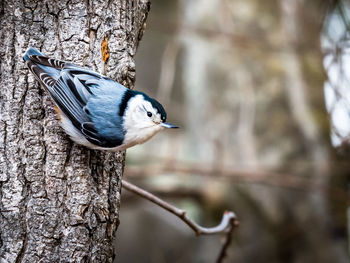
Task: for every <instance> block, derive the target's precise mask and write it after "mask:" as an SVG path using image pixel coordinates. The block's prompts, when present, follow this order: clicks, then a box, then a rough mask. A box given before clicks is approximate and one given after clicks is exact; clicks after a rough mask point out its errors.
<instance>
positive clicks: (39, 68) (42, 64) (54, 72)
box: [23, 47, 66, 86]
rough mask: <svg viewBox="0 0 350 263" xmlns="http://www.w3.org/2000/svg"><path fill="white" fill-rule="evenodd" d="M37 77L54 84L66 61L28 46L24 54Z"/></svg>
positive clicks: (40, 80)
mask: <svg viewBox="0 0 350 263" xmlns="http://www.w3.org/2000/svg"><path fill="white" fill-rule="evenodd" d="M23 60H24V61H25V62H26V63H27V66H28V68H29V69H30V70H31V71H32V73H33V74H34V76H35V78H36V79H37V80H38V81H39V82H40V83H41V84H44V85H48V86H53V85H54V84H55V83H56V81H57V79H58V78H59V76H60V72H61V70H62V69H63V68H64V66H65V64H66V63H65V62H63V61H61V60H57V59H52V58H48V57H45V56H44V55H43V54H41V53H40V52H39V51H38V50H37V49H35V48H32V47H30V48H28V49H27V51H26V53H25V54H24V56H23Z"/></svg>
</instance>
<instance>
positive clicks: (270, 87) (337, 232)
mask: <svg viewBox="0 0 350 263" xmlns="http://www.w3.org/2000/svg"><path fill="white" fill-rule="evenodd" d="M147 22H148V23H147V29H146V32H145V34H144V37H143V39H142V41H141V43H140V46H139V50H138V53H137V57H136V69H137V80H136V89H137V90H141V91H144V92H146V93H149V94H150V95H151V96H154V97H155V98H157V99H158V100H159V101H160V102H161V103H162V104H163V105H165V108H166V110H167V112H168V121H170V122H173V123H175V124H178V125H179V126H181V129H178V130H171V131H165V132H162V133H161V134H159V135H157V136H155V137H154V138H153V139H152V140H151V141H149V142H147V143H146V144H144V145H141V146H137V147H133V148H131V149H129V150H128V151H127V161H126V168H125V175H124V178H125V179H126V180H129V181H130V182H132V183H134V184H136V185H138V186H141V187H143V188H145V189H147V190H149V191H151V192H153V193H155V194H157V195H159V196H160V197H162V198H164V199H165V200H167V201H169V202H171V203H173V204H175V205H177V206H178V207H180V208H182V209H185V210H187V211H188V213H189V216H190V217H192V218H193V219H194V220H196V222H198V223H200V224H202V225H204V226H208V227H209V226H214V225H216V224H218V223H219V221H220V219H221V216H222V213H223V212H224V211H225V210H232V211H234V212H235V213H236V214H237V216H238V218H239V221H240V227H239V228H238V229H236V231H235V232H234V238H233V243H232V245H231V247H230V249H229V257H228V258H227V259H226V261H225V262H235V263H238V262H242V263H243V262H244V263H250V262H254V263H256V262H269V263H273V262H283V263H286V262H287V263H288V262H298V263H299V262H300V263H304V262H305V263H306V262H307V263H310V262H321V263H323V262H349V242H348V241H349V236H350V230H349V224H350V209H349V191H350V190H349V189H350V188H349V186H350V184H349V182H350V178H349V174H350V163H349V159H350V148H349V143H350V140H349V139H350V137H349V136H350V82H349V80H350V34H349V32H350V3H349V1H346V0H341V1H331V0H294V1H291V0H264V1H258V0H152V7H151V12H150V15H149V17H148V21H147ZM122 194H123V197H122V207H121V218H120V220H121V224H120V226H119V229H118V233H117V239H118V240H117V253H118V255H117V259H118V262H155V263H161V262H178V263H180V262H215V259H216V257H217V255H218V253H219V250H220V247H221V244H222V236H220V235H217V236H201V237H195V235H194V233H193V231H192V230H190V229H189V228H188V226H187V225H185V224H183V223H182V222H181V221H180V220H178V219H177V218H176V217H174V216H173V215H171V214H169V213H168V212H166V211H164V210H162V209H160V208H159V207H157V206H155V205H154V204H152V203H149V202H148V201H145V200H142V199H140V198H139V197H137V196H135V195H133V194H130V193H128V192H127V191H125V190H123V193H122Z"/></svg>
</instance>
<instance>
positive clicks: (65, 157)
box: [0, 0, 149, 262]
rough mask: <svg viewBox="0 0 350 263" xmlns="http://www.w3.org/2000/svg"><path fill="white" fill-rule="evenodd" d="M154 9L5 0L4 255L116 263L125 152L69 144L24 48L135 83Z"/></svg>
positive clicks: (124, 2)
mask: <svg viewBox="0 0 350 263" xmlns="http://www.w3.org/2000/svg"><path fill="white" fill-rule="evenodd" d="M148 11H149V1H148V0H110V1H103V0H56V1H35V0H8V1H0V40H1V41H0V59H1V62H0V66H1V68H0V246H1V247H0V262H39V261H40V262H112V261H113V258H114V251H113V246H112V240H113V235H114V233H115V231H116V229H117V227H118V224H119V220H118V217H119V204H120V188H121V177H122V173H123V166H124V157H125V156H124V153H106V152H99V151H91V150H88V149H86V148H84V147H81V146H78V145H76V144H74V143H72V142H71V141H70V140H69V138H68V137H67V136H66V135H65V134H64V132H63V131H62V129H61V128H60V127H59V124H58V121H57V117H56V115H55V113H54V109H53V104H52V102H51V100H50V98H49V97H48V94H47V93H46V92H45V91H44V90H43V89H42V88H41V87H39V85H38V83H37V82H36V81H35V80H34V78H33V76H32V75H31V74H29V72H28V70H27V69H26V66H25V64H24V63H23V61H22V55H23V54H24V52H25V50H26V48H27V47H28V46H33V47H36V48H38V49H39V50H41V51H42V52H43V53H44V54H46V55H48V56H53V57H56V58H61V59H63V60H68V61H73V62H75V63H77V64H80V65H85V66H88V67H90V68H92V69H94V70H97V71H99V72H101V73H104V74H106V75H107V76H109V77H111V78H114V79H116V80H118V81H119V82H121V83H123V84H124V85H126V86H127V87H130V88H132V87H133V84H134V80H135V64H134V55H135V52H136V49H137V45H138V42H139V41H140V39H141V37H142V34H143V30H144V25H145V20H146V17H147V14H148ZM101 49H102V56H101Z"/></svg>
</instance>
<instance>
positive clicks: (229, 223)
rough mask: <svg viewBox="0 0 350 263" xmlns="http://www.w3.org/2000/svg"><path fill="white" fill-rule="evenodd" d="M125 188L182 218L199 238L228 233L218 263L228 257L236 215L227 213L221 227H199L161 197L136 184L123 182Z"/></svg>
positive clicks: (184, 212)
mask: <svg viewBox="0 0 350 263" xmlns="http://www.w3.org/2000/svg"><path fill="white" fill-rule="evenodd" d="M122 185H123V188H125V189H126V190H128V191H130V192H133V193H134V194H137V195H139V196H141V197H143V198H145V199H147V200H149V201H151V202H153V203H155V204H156V205H158V206H160V207H162V208H164V209H165V210H167V211H169V212H170V213H172V214H174V215H176V216H177V217H178V218H180V219H181V220H182V221H183V222H184V223H185V224H187V225H188V226H189V227H190V228H191V229H192V230H193V231H194V232H195V233H196V235H197V236H199V235H213V234H220V233H224V232H226V236H225V241H224V243H223V246H222V248H221V250H220V253H219V256H218V259H217V261H216V262H218V263H221V262H223V260H224V259H225V257H226V254H227V248H228V247H229V245H230V243H231V240H232V237H231V236H232V234H233V229H234V227H235V226H238V220H237V218H236V215H235V214H234V213H233V212H228V211H225V213H224V214H223V217H222V219H221V222H220V224H219V225H217V226H215V227H210V228H208V227H202V226H200V225H198V224H197V223H196V222H194V221H193V220H192V219H190V218H189V217H188V216H187V215H186V211H185V210H182V209H179V208H177V207H175V206H173V205H171V204H169V203H168V202H165V201H164V200H162V199H160V198H159V197H157V196H155V195H153V194H151V193H150V192H147V191H145V190H144V189H141V188H139V187H137V186H136V185H134V184H131V183H129V182H127V181H125V180H123V181H122Z"/></svg>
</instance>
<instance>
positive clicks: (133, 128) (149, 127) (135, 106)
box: [124, 95, 163, 145]
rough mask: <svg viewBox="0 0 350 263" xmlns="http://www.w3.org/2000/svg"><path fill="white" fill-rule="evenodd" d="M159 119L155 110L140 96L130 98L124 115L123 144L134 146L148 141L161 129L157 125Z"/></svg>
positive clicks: (159, 121)
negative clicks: (124, 132)
mask: <svg viewBox="0 0 350 263" xmlns="http://www.w3.org/2000/svg"><path fill="white" fill-rule="evenodd" d="M160 117H161V116H160V114H159V113H157V110H156V109H155V108H153V106H152V104H151V103H150V102H149V101H147V100H145V99H144V97H143V96H142V95H136V96H135V97H133V98H131V99H130V100H129V102H128V106H127V108H126V110H125V115H124V128H125V131H126V134H125V138H124V143H126V144H133V145H135V144H139V143H143V142H145V141H147V140H148V139H150V138H151V137H152V136H154V135H155V134H156V133H157V132H159V131H160V130H162V129H163V127H162V126H160V125H159V124H160V123H161V118H160Z"/></svg>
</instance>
